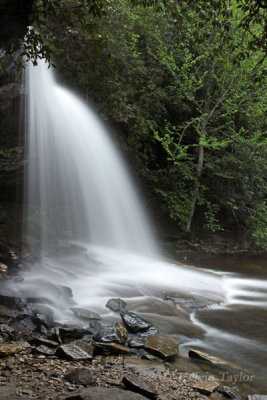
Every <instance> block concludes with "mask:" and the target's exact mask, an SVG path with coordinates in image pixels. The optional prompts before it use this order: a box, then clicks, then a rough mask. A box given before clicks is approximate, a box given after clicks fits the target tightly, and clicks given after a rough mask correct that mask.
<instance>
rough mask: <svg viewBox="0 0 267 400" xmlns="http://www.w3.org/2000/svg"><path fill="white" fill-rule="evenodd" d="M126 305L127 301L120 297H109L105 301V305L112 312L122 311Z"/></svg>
mask: <svg viewBox="0 0 267 400" xmlns="http://www.w3.org/2000/svg"><path fill="white" fill-rule="evenodd" d="M126 306H127V303H126V302H125V301H123V300H122V299H110V300H109V301H108V302H107V303H106V307H107V308H109V309H110V310H112V311H114V312H118V311H123V310H124V309H125V308H126Z"/></svg>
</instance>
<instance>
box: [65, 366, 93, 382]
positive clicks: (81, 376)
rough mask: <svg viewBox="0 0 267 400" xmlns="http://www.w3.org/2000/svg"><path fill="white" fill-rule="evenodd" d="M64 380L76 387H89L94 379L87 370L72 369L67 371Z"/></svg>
mask: <svg viewBox="0 0 267 400" xmlns="http://www.w3.org/2000/svg"><path fill="white" fill-rule="evenodd" d="M64 378H65V379H66V380H67V381H68V382H71V383H74V384H76V385H84V386H86V385H90V384H91V383H92V382H94V380H95V378H94V376H93V374H92V372H91V370H90V369H89V368H73V369H71V370H70V371H68V372H67V373H66V374H65V376H64Z"/></svg>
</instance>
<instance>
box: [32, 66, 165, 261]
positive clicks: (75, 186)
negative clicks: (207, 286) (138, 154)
mask: <svg viewBox="0 0 267 400" xmlns="http://www.w3.org/2000/svg"><path fill="white" fill-rule="evenodd" d="M27 85H28V94H29V104H28V109H27V112H28V121H29V128H28V160H29V164H28V173H27V182H28V188H27V204H28V205H29V210H28V217H30V221H32V219H34V222H35V223H37V222H38V223H39V234H40V241H41V246H42V250H45V249H47V248H48V247H49V246H51V242H52V241H55V240H58V239H69V240H83V241H84V242H86V243H89V242H90V243H91V244H94V245H101V246H106V247H111V248H116V249H120V250H126V251H130V252H137V253H139V254H145V255H149V256H153V255H155V254H157V250H156V245H155V243H154V239H153V237H152V234H151V230H150V227H149V223H148V220H147V218H146V216H145V213H144V211H143V209H142V206H141V204H140V201H139V199H138V197H137V195H136V191H135V190H134V188H133V184H132V183H131V180H130V178H129V175H128V173H127V168H126V165H125V164H124V162H123V160H122V158H121V156H120V154H119V153H118V151H117V150H116V148H115V146H114V144H113V143H112V142H111V140H110V138H109V136H108V135H107V132H106V129H105V128H104V126H103V124H102V123H101V122H100V121H99V119H98V118H97V116H96V115H95V113H94V112H93V111H92V110H90V109H89V108H88V107H87V106H86V105H85V104H84V103H83V102H82V101H81V100H80V99H79V98H77V97H76V96H75V95H73V94H72V93H70V92H69V91H68V90H66V89H64V88H63V87H61V86H59V85H58V84H57V83H56V81H55V77H54V73H53V70H52V69H48V68H47V64H46V63H45V62H44V61H40V62H39V65H38V67H34V66H33V65H32V64H30V65H29V66H28V71H27ZM36 204H37V208H36V209H35V211H34V212H33V215H31V210H30V207H32V206H33V205H36ZM32 209H33V207H32ZM31 218H32V219H31ZM36 219H38V221H36Z"/></svg>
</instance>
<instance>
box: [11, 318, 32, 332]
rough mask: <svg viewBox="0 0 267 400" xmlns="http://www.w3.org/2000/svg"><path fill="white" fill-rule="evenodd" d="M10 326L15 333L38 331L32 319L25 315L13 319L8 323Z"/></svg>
mask: <svg viewBox="0 0 267 400" xmlns="http://www.w3.org/2000/svg"><path fill="white" fill-rule="evenodd" d="M10 326H11V327H12V328H14V329H15V330H16V331H19V332H23V333H29V332H34V331H37V330H38V328H37V325H35V323H34V322H33V320H32V318H31V317H29V316H28V315H25V314H23V315H20V316H19V317H17V318H15V319H13V320H12V321H11V322H10Z"/></svg>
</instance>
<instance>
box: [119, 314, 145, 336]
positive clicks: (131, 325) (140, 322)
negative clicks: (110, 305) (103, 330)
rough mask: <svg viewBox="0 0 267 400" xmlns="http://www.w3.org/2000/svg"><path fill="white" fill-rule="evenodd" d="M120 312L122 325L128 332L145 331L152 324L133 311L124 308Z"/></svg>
mask: <svg viewBox="0 0 267 400" xmlns="http://www.w3.org/2000/svg"><path fill="white" fill-rule="evenodd" d="M120 314H121V318H122V320H123V323H124V325H125V326H126V328H127V329H128V330H129V331H130V332H143V331H147V330H148V329H149V328H150V327H151V326H152V324H151V323H150V322H149V321H146V320H145V319H143V318H141V317H139V315H137V314H135V313H133V312H130V311H127V310H124V311H121V313H120Z"/></svg>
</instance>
